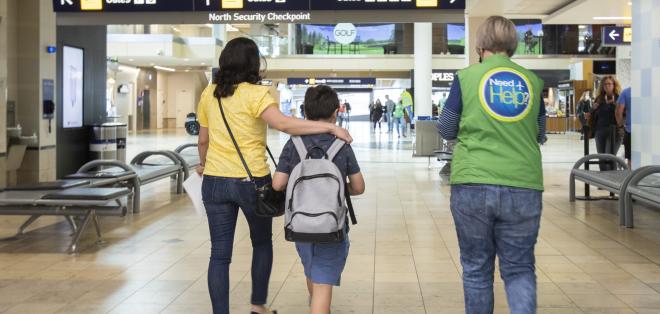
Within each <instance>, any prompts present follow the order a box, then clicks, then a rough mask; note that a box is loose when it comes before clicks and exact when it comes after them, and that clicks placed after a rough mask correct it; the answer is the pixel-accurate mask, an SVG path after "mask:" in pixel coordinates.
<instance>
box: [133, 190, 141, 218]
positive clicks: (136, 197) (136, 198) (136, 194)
mask: <svg viewBox="0 0 660 314" xmlns="http://www.w3.org/2000/svg"><path fill="white" fill-rule="evenodd" d="M139 212H140V186H136V185H134V186H133V213H134V214H137V213H139Z"/></svg>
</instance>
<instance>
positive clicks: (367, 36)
mask: <svg viewBox="0 0 660 314" xmlns="http://www.w3.org/2000/svg"><path fill="white" fill-rule="evenodd" d="M339 26H341V25H319V24H310V25H299V26H298V27H299V28H300V34H301V36H300V42H301V43H302V45H304V46H306V47H308V48H307V50H311V51H310V52H311V54H370V55H377V54H385V51H386V50H387V47H389V46H392V45H394V44H395V24H362V25H360V24H358V25H354V28H351V29H350V30H348V29H345V27H339ZM347 32H350V33H351V34H352V36H350V40H347V41H346V40H344V37H347V36H346V35H347V34H346V33H347Z"/></svg>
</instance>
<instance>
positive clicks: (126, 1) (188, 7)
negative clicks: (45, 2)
mask: <svg viewBox="0 0 660 314" xmlns="http://www.w3.org/2000/svg"><path fill="white" fill-rule="evenodd" d="M53 8H54V9H55V12H99V11H103V12H149V11H153V12H166V11H192V10H193V9H194V6H193V2H192V0H53Z"/></svg>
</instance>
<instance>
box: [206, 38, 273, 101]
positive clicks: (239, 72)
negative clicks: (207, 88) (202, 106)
mask: <svg viewBox="0 0 660 314" xmlns="http://www.w3.org/2000/svg"><path fill="white" fill-rule="evenodd" d="M264 61H265V60H264ZM219 63H220V67H219V70H218V72H217V73H216V75H215V83H216V84H217V85H216V87H215V93H214V95H215V97H216V98H221V97H229V96H232V95H234V91H236V86H238V84H240V83H250V84H257V83H259V82H260V81H261V79H262V78H261V74H260V70H261V54H260V53H259V47H257V44H256V43H255V42H254V41H252V39H249V38H245V37H239V38H234V39H232V40H230V41H229V42H228V43H227V45H225V48H224V49H223V50H222V53H221V54H220V62H219Z"/></svg>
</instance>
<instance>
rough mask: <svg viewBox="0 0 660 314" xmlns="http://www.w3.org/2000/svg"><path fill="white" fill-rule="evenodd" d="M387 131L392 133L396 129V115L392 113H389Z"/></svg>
mask: <svg viewBox="0 0 660 314" xmlns="http://www.w3.org/2000/svg"><path fill="white" fill-rule="evenodd" d="M386 117H387V131H388V132H390V133H392V131H394V116H392V113H387V115H386Z"/></svg>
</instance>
